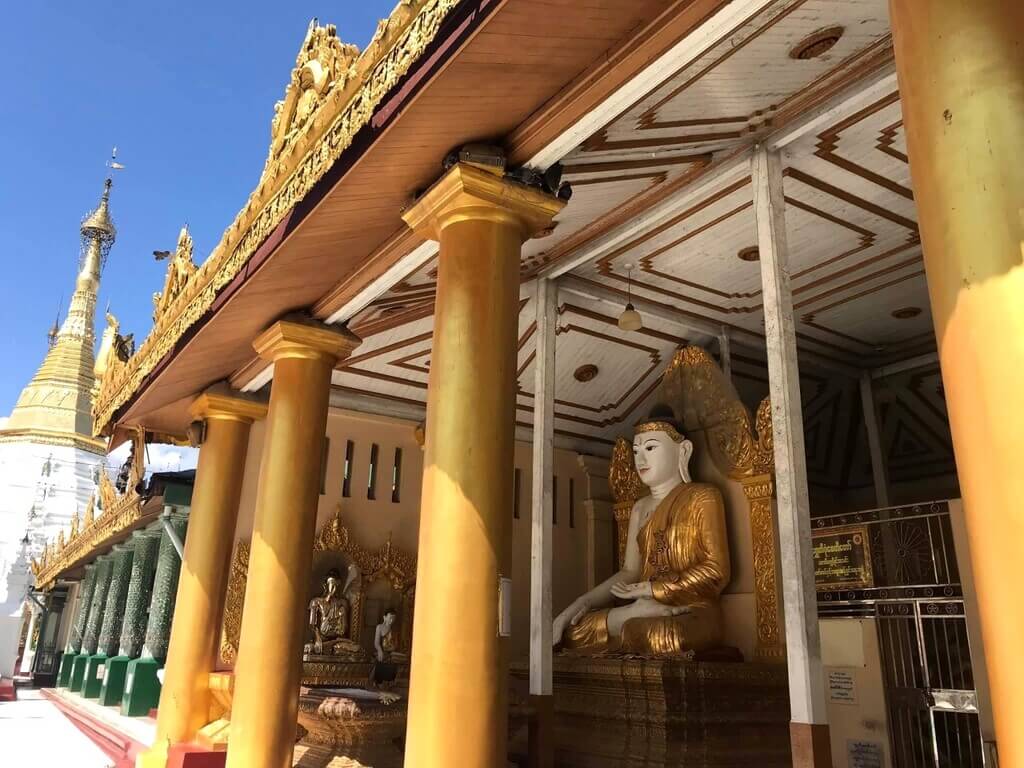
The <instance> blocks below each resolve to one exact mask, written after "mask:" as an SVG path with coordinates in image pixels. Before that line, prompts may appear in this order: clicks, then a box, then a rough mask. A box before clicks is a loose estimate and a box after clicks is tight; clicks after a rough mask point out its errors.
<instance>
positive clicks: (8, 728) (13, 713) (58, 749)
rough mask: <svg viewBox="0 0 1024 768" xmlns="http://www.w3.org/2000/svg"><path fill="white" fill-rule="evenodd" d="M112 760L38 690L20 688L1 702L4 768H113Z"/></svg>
mask: <svg viewBox="0 0 1024 768" xmlns="http://www.w3.org/2000/svg"><path fill="white" fill-rule="evenodd" d="M113 764H114V763H113V761H112V760H111V759H110V758H108V757H107V756H106V755H104V754H103V752H102V751H101V750H100V749H99V747H97V746H96V745H95V744H93V743H92V742H91V741H90V740H89V739H88V738H87V737H86V736H85V734H83V733H82V732H81V731H79V730H78V729H77V728H75V726H73V725H72V724H71V722H70V721H69V720H68V719H67V718H66V717H64V715H62V714H61V712H60V710H58V709H57V707H55V706H54V705H53V704H52V703H51V702H49V701H47V700H46V699H44V698H43V696H42V694H41V693H39V691H36V690H32V689H28V688H19V689H18V700H17V701H9V702H3V703H0V765H3V766H4V768H23V766H24V768H62V767H63V766H70V765H73V766H76V768H112V766H113Z"/></svg>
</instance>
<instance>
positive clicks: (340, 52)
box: [93, 0, 459, 434]
mask: <svg viewBox="0 0 1024 768" xmlns="http://www.w3.org/2000/svg"><path fill="white" fill-rule="evenodd" d="M458 4H459V0H401V2H399V3H398V5H397V6H396V7H395V9H394V10H393V11H392V12H391V15H390V16H389V17H388V18H387V19H385V20H384V21H383V22H381V24H380V25H379V26H378V28H377V32H376V34H375V35H374V37H373V40H371V41H370V44H369V45H368V46H367V48H366V50H365V51H363V52H362V53H361V54H359V55H358V56H356V57H354V59H353V60H351V61H350V62H349V66H348V68H347V71H345V72H341V71H334V72H333V73H332V74H333V78H332V75H331V74H328V75H322V74H318V72H315V71H314V70H318V69H322V70H326V69H327V68H328V67H334V68H335V69H336V70H339V69H340V67H341V65H342V64H343V63H344V62H345V61H347V60H348V58H347V57H348V56H349V55H350V54H351V55H352V56H354V51H353V49H352V48H351V47H345V46H343V45H340V44H338V45H335V43H333V42H332V41H331V40H330V36H328V35H327V34H326V28H324V29H325V32H324V33H317V34H314V35H312V36H310V34H309V31H307V40H308V41H309V42H310V43H311V45H312V47H311V49H309V50H307V48H306V43H307V40H304V41H303V47H302V49H300V53H299V57H298V58H297V59H296V62H297V63H298V62H299V61H301V60H303V59H304V58H305V59H306V61H305V62H304V63H303V65H302V66H301V67H297V69H304V70H305V72H306V74H305V75H303V74H302V73H301V72H300V74H299V85H298V86H296V87H297V88H300V92H299V93H295V94H294V96H293V98H294V111H292V110H291V107H290V106H288V98H289V96H288V93H287V90H286V98H285V99H284V103H283V104H282V106H281V108H280V109H279V110H277V117H276V125H274V126H273V127H272V134H273V137H272V140H271V151H270V153H269V154H270V156H269V157H268V161H267V166H266V168H265V169H264V173H263V174H262V176H261V178H260V182H259V184H258V185H257V187H256V189H255V190H254V191H253V192H252V194H250V196H249V200H248V202H247V203H246V205H245V206H244V207H243V208H242V210H241V211H240V212H239V213H238V215H237V216H236V217H235V220H234V222H233V223H232V224H231V225H230V226H229V227H228V228H227V230H225V232H224V235H223V237H222V238H221V240H220V242H219V243H218V244H217V246H216V247H215V248H214V249H213V252H212V253H211V254H210V256H209V257H208V258H207V259H206V261H204V262H203V264H202V265H201V266H200V267H199V268H198V269H197V270H196V271H195V272H194V273H193V274H192V275H191V277H190V278H189V279H188V281H187V283H186V285H185V286H183V287H182V289H181V291H180V293H179V295H178V296H177V297H176V298H174V299H172V300H171V301H170V302H169V303H168V306H167V307H166V309H165V311H164V312H163V314H161V315H160V317H159V320H158V322H156V323H155V324H154V326H153V329H152V330H151V331H150V333H149V335H148V336H147V337H146V339H145V341H144V342H143V343H142V345H141V346H140V348H139V350H138V353H137V354H135V355H134V356H132V357H131V358H130V359H129V360H128V361H127V363H126V365H125V366H123V367H117V368H114V367H112V368H110V369H108V370H107V372H106V374H105V375H104V376H103V380H102V382H101V385H100V388H99V392H98V393H97V396H96V400H95V403H94V405H93V422H94V424H93V429H94V433H95V434H103V433H106V432H108V431H109V430H110V428H111V427H112V425H111V423H110V422H111V419H112V418H113V417H114V415H115V413H116V412H117V411H118V409H120V408H121V407H122V406H124V405H125V404H126V403H127V402H128V401H129V400H130V399H131V398H132V397H133V396H134V394H135V393H136V391H137V390H138V388H139V386H140V385H141V384H142V382H143V380H144V379H145V378H146V376H147V375H149V373H150V372H152V371H153V369H154V368H155V367H156V365H157V364H158V363H159V362H160V361H161V360H162V359H163V358H164V357H165V356H166V355H167V354H168V353H169V352H170V351H171V350H172V349H173V348H174V346H175V344H176V343H177V341H178V339H180V338H181V336H182V335H183V334H184V333H185V332H186V331H187V330H188V329H189V328H190V327H191V326H192V325H193V324H194V323H195V322H197V321H198V320H199V319H200V318H201V317H202V316H203V315H205V314H206V312H207V310H209V308H210V307H211V306H212V305H213V302H214V299H215V298H216V296H217V293H218V292H219V291H220V290H221V289H222V288H224V286H226V285H227V284H228V283H229V282H231V280H233V279H234V278H235V276H236V275H237V274H238V273H239V272H240V271H241V269H242V268H243V267H244V266H245V264H246V263H247V262H248V260H249V259H250V257H251V256H252V255H253V254H254V253H255V252H256V249H257V248H258V247H259V246H260V244H262V243H263V241H264V240H265V239H266V238H267V237H268V236H269V235H270V234H271V233H272V232H273V231H274V229H275V227H277V225H278V224H279V223H280V222H281V221H282V220H283V219H284V217H285V215H286V214H287V213H288V212H289V211H290V210H291V209H292V208H293V207H294V206H295V205H296V204H297V203H298V202H299V201H301V200H302V199H303V198H304V197H305V196H306V195H307V194H308V193H309V191H310V190H311V189H312V188H313V185H314V184H316V183H317V182H318V181H319V180H320V179H321V178H322V177H323V175H324V174H325V173H326V172H327V171H328V170H329V169H330V168H331V166H332V165H333V164H334V163H335V161H337V159H338V158H339V157H341V155H342V153H343V152H345V150H347V149H348V147H349V146H350V145H351V143H352V140H353V138H354V137H355V135H356V133H358V132H359V130H361V129H362V128H363V127H364V126H365V125H367V124H368V123H369V122H370V120H371V118H372V117H373V114H374V112H375V111H376V109H377V107H378V106H379V105H380V104H381V102H382V101H383V100H384V98H385V96H386V95H387V94H388V92H389V91H390V90H391V89H392V88H394V87H395V86H396V85H397V84H398V82H399V81H400V80H401V78H402V77H404V76H405V74H406V73H407V72H408V71H409V69H410V67H411V66H412V65H413V64H414V63H415V62H416V61H417V60H418V59H419V58H420V57H421V56H422V55H423V53H424V51H426V49H427V46H428V45H429V44H430V43H431V41H432V40H433V39H434V36H435V35H436V34H437V31H438V29H439V28H440V26H441V23H442V21H443V20H444V19H445V17H446V16H447V15H448V13H449V12H450V11H451V10H452V9H453V8H455V7H456V6H457V5H458ZM313 29H314V30H315V29H317V27H316V25H315V24H314V25H313ZM321 56H323V57H324V58H321ZM314 58H315V60H316V61H317V62H318V63H317V65H316V66H310V67H306V64H307V63H309V62H310V61H312V60H313V59H314ZM315 74H318V76H319V77H320V82H321V83H322V85H321V86H319V87H317V86H316V83H317V78H316V77H313V75H315ZM324 77H326V78H327V79H326V80H324ZM303 78H304V79H305V82H306V83H307V86H308V87H303V86H302V80H303ZM291 82H292V83H293V84H294V83H295V82H296V81H295V79H294V73H293V78H292V81H291ZM310 83H312V85H309V84H310ZM331 83H333V87H328V86H330V85H331ZM309 87H312V88H313V90H314V91H315V95H313V94H310V95H309V96H308V97H307V106H306V107H303V109H302V110H301V111H300V109H299V102H300V101H301V99H302V97H303V96H304V95H305V91H306V90H308V89H309ZM321 89H322V92H321ZM294 90H295V89H294V88H293V91H294ZM307 113H308V114H307ZM296 119H298V122H296ZM300 124H301V125H300ZM280 137H283V143H282V142H279V141H278V139H279V138H280Z"/></svg>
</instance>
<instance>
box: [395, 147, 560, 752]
mask: <svg viewBox="0 0 1024 768" xmlns="http://www.w3.org/2000/svg"><path fill="white" fill-rule="evenodd" d="M562 205H563V203H561V202H560V201H559V200H556V199H555V198H553V197H551V196H550V195H547V194H544V193H542V192H540V191H538V190H535V189H531V188H527V187H524V186H522V185H519V184H516V183H513V182H508V181H506V180H504V179H502V178H501V177H500V176H497V175H494V174H491V173H489V172H487V171H483V170H480V169H478V168H475V167H472V166H468V165H464V164H458V165H456V166H454V167H453V168H451V169H450V170H449V171H448V172H447V173H446V174H445V175H444V176H443V177H442V178H441V180H440V181H438V182H437V183H436V184H435V185H434V186H433V187H432V188H431V189H430V190H428V191H427V193H426V194H425V195H424V196H423V197H422V198H420V200H419V201H418V202H417V203H416V205H415V206H413V208H411V209H410V210H409V211H408V212H407V213H406V214H405V216H404V218H405V221H406V222H407V223H408V224H409V225H410V226H411V227H412V228H413V229H416V230H417V231H420V232H422V233H423V234H424V235H426V236H427V237H430V238H432V239H436V240H439V241H440V245H441V249H440V256H439V258H438V277H437V301H436V304H435V314H434V340H433V350H432V352H431V364H430V381H429V389H428V394H427V427H426V446H425V454H424V471H423V495H422V502H421V511H420V537H419V552H418V563H419V565H418V570H417V580H416V593H417V594H418V595H420V596H421V597H420V607H419V608H418V609H417V610H416V614H415V619H414V624H413V648H412V673H411V681H410V693H409V723H408V731H407V737H406V749H405V765H406V766H407V767H408V768H426V767H427V766H459V768H494V767H495V766H501V765H505V762H506V757H505V753H506V747H505V743H506V731H507V728H508V725H507V701H506V699H507V680H506V677H507V658H506V656H507V645H508V642H507V639H506V638H503V637H499V625H498V613H499V597H498V594H499V580H500V579H501V578H502V577H508V576H509V575H510V573H511V568H510V564H509V557H510V551H509V547H510V544H511V540H512V535H511V533H512V532H511V520H512V510H511V504H512V479H513V478H512V474H513V473H512V468H513V464H514V460H513V447H514V429H515V392H516V340H517V329H518V316H519V263H520V249H521V246H522V242H523V241H524V240H525V239H526V238H527V237H529V236H530V235H531V234H533V233H534V232H536V231H537V230H538V229H540V228H542V227H545V226H548V225H549V223H550V220H551V217H552V216H554V215H555V214H556V213H557V212H558V211H559V210H560V209H561V207H562ZM516 588H518V589H529V585H527V584H520V585H517V586H516Z"/></svg>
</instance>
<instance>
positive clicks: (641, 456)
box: [633, 432, 685, 488]
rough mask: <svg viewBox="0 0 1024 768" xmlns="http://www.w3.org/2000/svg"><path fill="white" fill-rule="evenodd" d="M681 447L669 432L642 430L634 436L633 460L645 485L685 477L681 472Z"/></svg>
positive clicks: (659, 483) (651, 485)
mask: <svg viewBox="0 0 1024 768" xmlns="http://www.w3.org/2000/svg"><path fill="white" fill-rule="evenodd" d="M684 444H685V443H684ZM680 447H681V444H680V443H677V442H676V441H675V440H673V439H672V438H671V437H669V435H668V433H667V432H641V433H640V434H638V435H637V436H636V437H634V438H633V462H634V463H635V464H636V471H637V472H639V473H640V479H641V480H642V481H643V483H644V485H646V486H647V487H648V488H655V487H657V486H660V485H664V484H665V483H667V482H669V481H671V480H676V481H680V480H682V479H683V476H682V475H681V474H680V472H679V459H680V456H679V451H680Z"/></svg>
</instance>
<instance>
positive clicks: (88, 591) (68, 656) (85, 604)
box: [57, 565, 96, 688]
mask: <svg viewBox="0 0 1024 768" xmlns="http://www.w3.org/2000/svg"><path fill="white" fill-rule="evenodd" d="M95 586H96V566H95V565H87V566H85V577H84V578H83V579H82V584H81V586H80V587H79V588H78V589H79V595H78V608H77V612H76V613H75V623H74V624H73V625H72V626H71V632H70V634H69V635H68V645H67V648H66V649H65V650H64V656H63V657H62V658H61V660H60V674H59V675H58V676H57V686H58V687H59V688H67V687H68V686H69V685H70V684H71V670H72V668H73V667H74V665H75V657H76V656H77V655H78V654H79V652H80V651H81V650H82V636H83V635H84V634H85V622H86V619H88V618H89V603H91V602H92V593H93V589H94V588H95Z"/></svg>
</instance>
